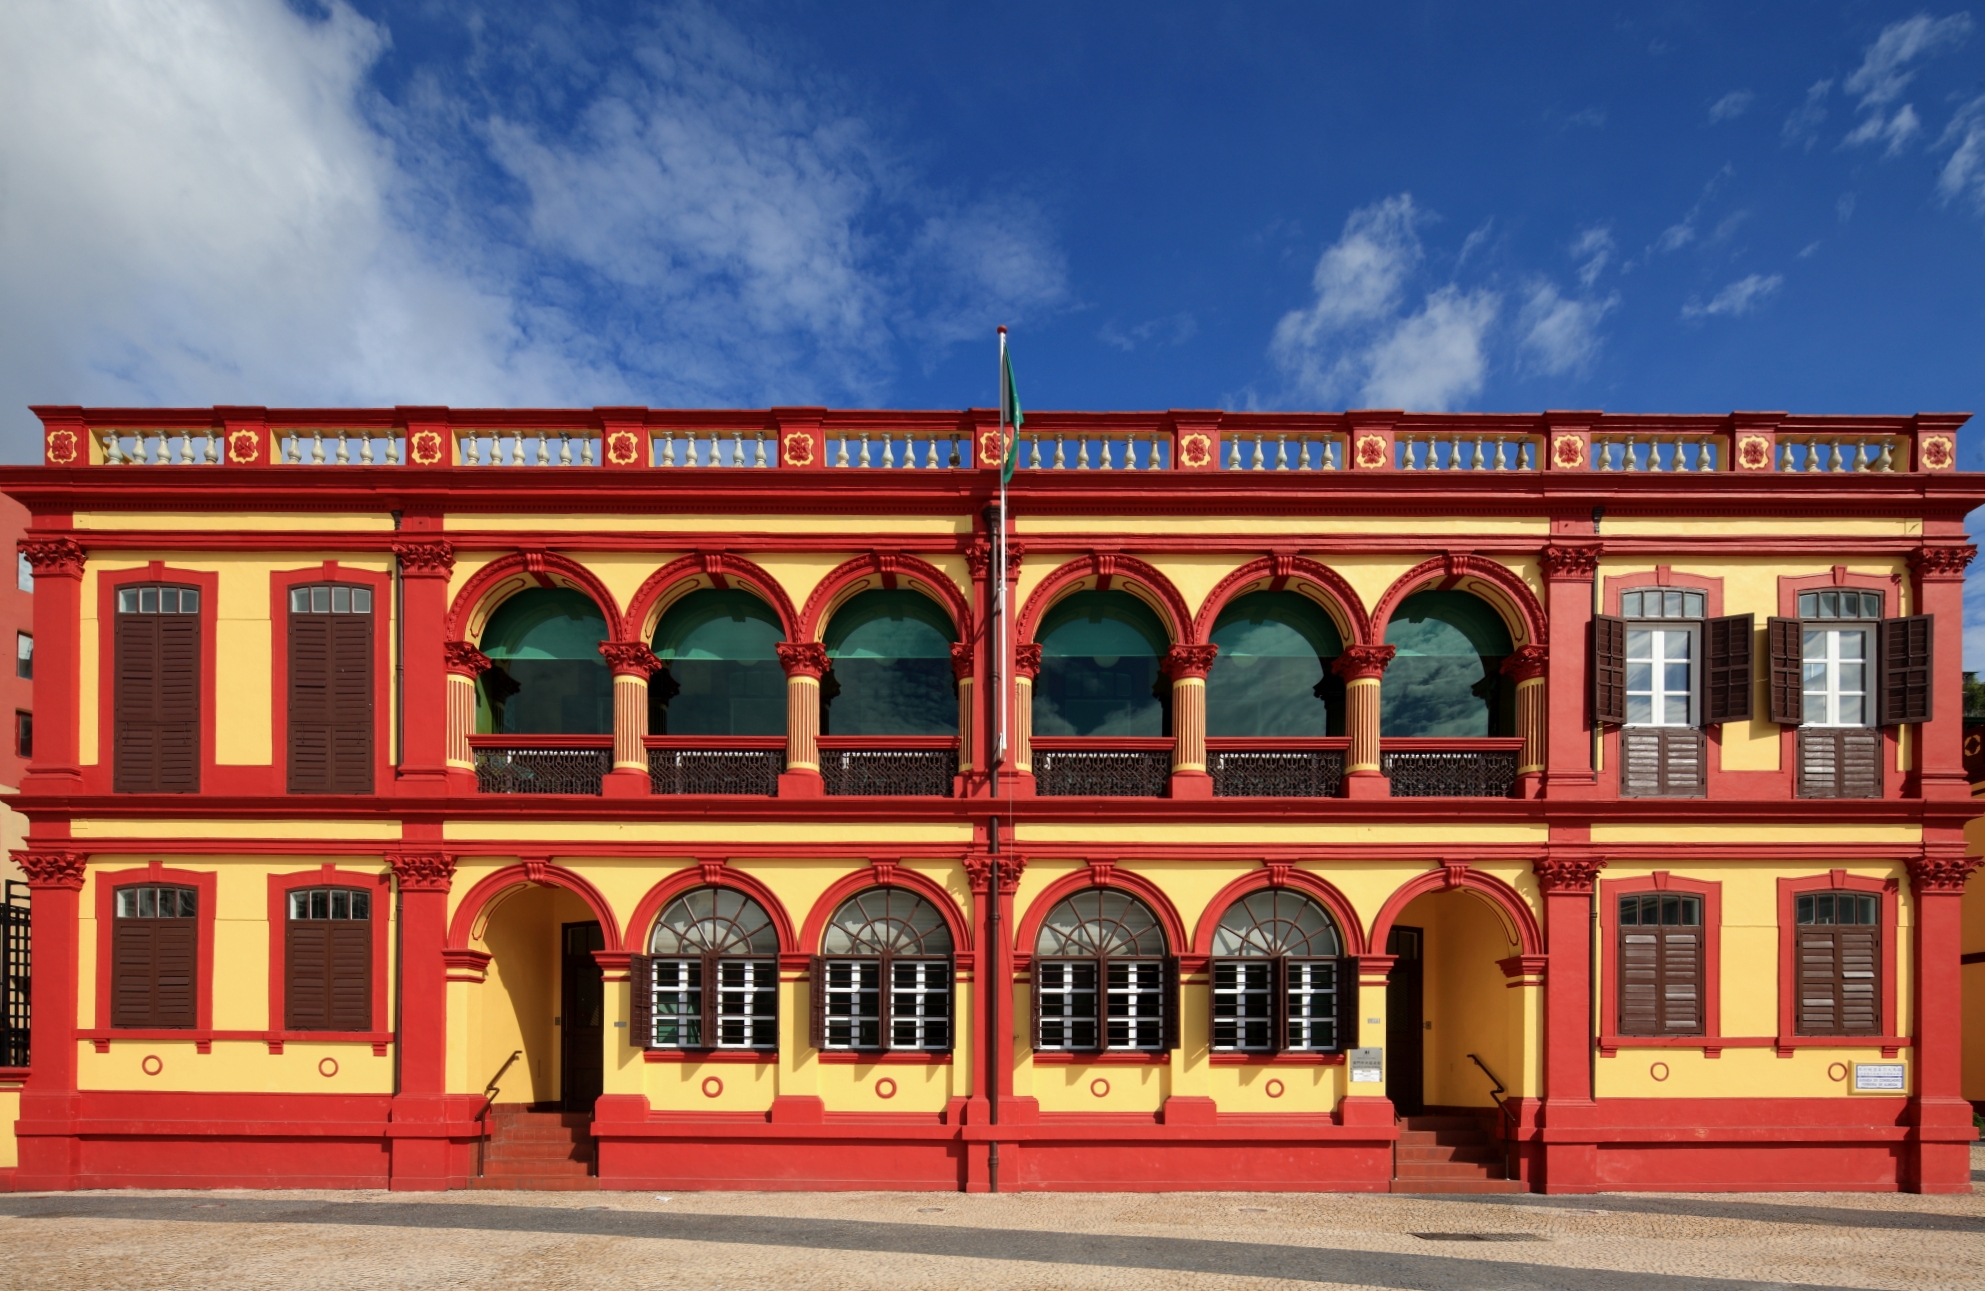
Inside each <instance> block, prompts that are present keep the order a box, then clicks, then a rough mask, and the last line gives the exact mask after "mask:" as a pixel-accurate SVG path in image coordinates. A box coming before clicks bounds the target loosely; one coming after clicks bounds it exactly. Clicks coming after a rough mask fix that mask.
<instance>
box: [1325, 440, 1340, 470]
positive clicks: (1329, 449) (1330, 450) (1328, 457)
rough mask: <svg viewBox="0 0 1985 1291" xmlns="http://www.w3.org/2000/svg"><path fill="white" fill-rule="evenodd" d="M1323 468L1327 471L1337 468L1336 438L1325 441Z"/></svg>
mask: <svg viewBox="0 0 1985 1291" xmlns="http://www.w3.org/2000/svg"><path fill="white" fill-rule="evenodd" d="M1323 469H1324V470H1326V471H1334V470H1336V469H1337V441H1336V440H1334V439H1326V440H1324V441H1323Z"/></svg>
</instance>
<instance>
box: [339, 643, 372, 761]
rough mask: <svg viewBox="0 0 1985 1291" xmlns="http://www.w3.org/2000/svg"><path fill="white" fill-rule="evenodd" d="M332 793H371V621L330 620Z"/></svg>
mask: <svg viewBox="0 0 1985 1291" xmlns="http://www.w3.org/2000/svg"><path fill="white" fill-rule="evenodd" d="M330 700H331V724H332V731H333V735H332V740H331V790H332V792H333V793H371V792H372V726H373V723H372V616H371V615H370V614H333V615H332V616H331V696H330Z"/></svg>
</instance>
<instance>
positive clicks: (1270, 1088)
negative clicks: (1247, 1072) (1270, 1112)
mask: <svg viewBox="0 0 1985 1291" xmlns="http://www.w3.org/2000/svg"><path fill="white" fill-rule="evenodd" d="M1285 1088H1286V1087H1285V1086H1284V1085H1283V1084H1282V1082H1281V1081H1279V1080H1271V1081H1269V1082H1268V1083H1267V1084H1266V1085H1263V1086H1262V1087H1261V1092H1262V1093H1264V1094H1266V1095H1268V1096H1269V1097H1270V1098H1280V1097H1282V1094H1283V1091H1284V1089H1285Z"/></svg>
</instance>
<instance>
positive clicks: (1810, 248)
mask: <svg viewBox="0 0 1985 1291" xmlns="http://www.w3.org/2000/svg"><path fill="white" fill-rule="evenodd" d="M1819 250H1820V244H1819V243H1818V242H1816V241H1815V242H1808V243H1807V244H1806V245H1805V246H1803V247H1801V248H1799V258H1800V259H1801V260H1810V259H1812V258H1813V257H1814V256H1816V255H1818V254H1819Z"/></svg>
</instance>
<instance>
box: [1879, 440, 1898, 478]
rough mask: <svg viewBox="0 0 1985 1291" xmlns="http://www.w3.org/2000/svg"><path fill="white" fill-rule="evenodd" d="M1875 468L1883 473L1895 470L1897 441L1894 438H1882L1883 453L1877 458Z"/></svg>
mask: <svg viewBox="0 0 1985 1291" xmlns="http://www.w3.org/2000/svg"><path fill="white" fill-rule="evenodd" d="M1875 469H1876V470H1877V471H1880V472H1882V473H1883V474H1888V473H1890V472H1893V471H1894V470H1895V441H1894V440H1893V439H1888V438H1884V439H1883V440H1882V455H1881V456H1880V457H1877V458H1876V459H1875Z"/></svg>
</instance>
